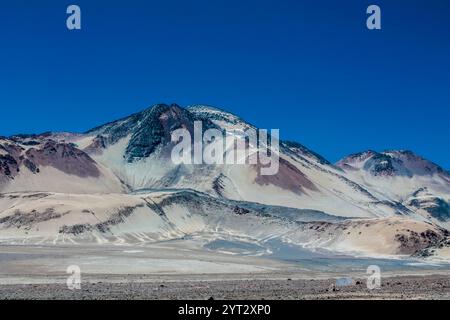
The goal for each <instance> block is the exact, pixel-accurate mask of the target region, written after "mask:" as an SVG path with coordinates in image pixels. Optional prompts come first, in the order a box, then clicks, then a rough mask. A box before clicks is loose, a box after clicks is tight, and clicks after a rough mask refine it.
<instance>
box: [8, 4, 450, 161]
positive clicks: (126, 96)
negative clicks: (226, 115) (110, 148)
mask: <svg viewBox="0 0 450 320" xmlns="http://www.w3.org/2000/svg"><path fill="white" fill-rule="evenodd" d="M69 4H78V5H79V6H80V7H81V10H82V30H81V31H69V30H67V29H66V25H65V20H66V16H67V15H66V7H67V6H68V5H69ZM369 4H378V5H380V7H381V9H382V28H383V29H382V30H381V31H369V30H367V29H366V27H365V20H366V14H365V10H366V8H367V6H368V5H369ZM0 41H1V42H0V106H1V122H0V135H11V134H15V133H25V132H26V133H37V132H42V131H47V130H51V131H59V130H68V131H76V132H82V131H85V130H87V129H89V128H91V127H94V126H96V125H99V124H102V123H104V122H107V121H111V120H114V119H117V118H120V117H123V116H125V115H128V114H130V113H132V112H135V111H138V110H140V109H143V108H145V107H147V106H150V105H152V104H155V103H159V102H165V103H178V104H180V105H182V106H186V105H189V104H200V103H201V104H209V105H214V106H218V107H222V108H224V109H226V110H229V111H231V112H234V113H236V114H238V115H240V116H242V117H243V118H244V119H246V120H248V121H250V122H252V123H254V124H256V125H258V126H260V127H264V128H280V130H281V131H280V133H281V138H282V139H290V140H296V141H299V142H301V143H303V144H305V145H307V146H308V147H310V148H312V149H313V150H315V151H317V152H319V153H320V154H322V155H323V156H325V157H326V158H328V159H330V160H331V161H336V160H337V159H339V158H340V157H342V156H344V155H347V154H349V153H353V152H358V151H362V150H366V149H375V150H384V149H393V148H401V149H411V150H413V151H415V152H417V153H419V154H421V155H423V156H425V157H426V158H429V159H430V160H433V161H435V162H437V163H438V164H440V165H442V166H443V167H445V168H447V169H450V144H449V137H450V134H449V132H450V129H449V119H450V1H447V0H428V1H426V0H409V1H406V0H395V1H393V0H390V1H375V0H374V1H364V0H359V1H357V0H345V1H335V0H310V1H302V0H292V1H287V0H273V1H266V0H258V1H244V0H239V1H237V0H204V1H199V0H176V1H175V0H164V1H163V0H159V1H152V0H148V1H144V0H142V1H135V0H128V1H113V0H108V1H103V0H96V1H92V0H89V1H88V0H73V1H72V2H69V1H61V0H55V1H49V0H39V1H24V0H14V1H8V2H6V1H3V2H2V3H1V5H0Z"/></svg>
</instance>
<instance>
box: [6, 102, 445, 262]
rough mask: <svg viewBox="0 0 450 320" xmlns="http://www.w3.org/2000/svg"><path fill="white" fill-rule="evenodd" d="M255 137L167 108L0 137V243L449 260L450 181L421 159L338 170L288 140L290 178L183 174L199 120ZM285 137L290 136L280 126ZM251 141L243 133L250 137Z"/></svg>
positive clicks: (208, 168)
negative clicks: (189, 137)
mask: <svg viewBox="0 0 450 320" xmlns="http://www.w3.org/2000/svg"><path fill="white" fill-rule="evenodd" d="M195 121H202V123H203V130H206V129H208V128H216V129H219V130H227V131H229V132H231V131H232V132H234V134H235V135H236V138H237V139H244V135H243V133H244V132H245V130H247V129H250V128H253V129H256V128H255V126H253V125H252V124H250V123H249V122H246V121H244V120H243V119H241V118H240V117H238V116H236V115H234V114H231V113H228V112H225V111H223V110H220V109H217V108H213V107H209V106H203V105H195V106H190V107H187V108H182V107H180V106H178V105H175V104H172V105H165V104H158V105H154V106H152V107H150V108H148V109H145V110H143V111H141V112H138V113H135V114H132V115H130V116H128V117H126V118H123V119H120V120H117V121H113V122H110V123H107V124H104V125H101V126H99V127H96V128H93V129H91V130H89V131H87V132H86V133H83V134H80V133H69V132H58V133H54V132H48V133H43V134H36V135H24V134H22V135H15V136H11V137H0V241H1V242H3V243H47V242H50V243H74V244H76V243H81V242H83V243H84V242H89V243H90V242H95V243H105V242H108V243H110V242H111V243H145V242H155V241H164V240H170V239H180V238H183V237H194V236H195V237H197V238H198V239H201V241H200V242H201V243H202V245H204V246H206V245H207V244H208V243H209V242H210V241H211V239H218V238H220V239H235V240H236V239H238V240H239V241H244V242H252V243H255V244H258V245H260V246H262V247H264V243H267V242H269V241H274V240H276V241H282V242H286V243H292V244H295V245H298V246H302V247H303V248H308V249H310V250H327V251H330V252H338V253H345V254H351V255H358V256H359V255H362V256H370V257H373V256H387V257H410V256H415V257H421V258H425V259H435V260H443V261H448V260H450V240H449V239H450V238H449V236H450V233H449V230H450V206H449V203H450V173H449V172H448V171H446V170H444V169H443V168H441V167H440V166H438V165H437V164H435V163H433V162H431V161H429V160H426V159H424V158H422V157H420V156H419V155H417V154H415V153H413V152H412V151H404V150H387V151H383V152H377V151H372V150H368V151H364V152H360V153H356V154H352V155H349V156H348V157H345V158H343V159H341V160H340V161H338V162H337V163H335V164H333V163H331V162H329V161H328V160H327V159H325V158H324V157H322V156H321V155H319V154H318V153H316V152H314V151H312V150H310V149H308V148H307V147H305V146H303V145H302V144H300V143H298V142H292V141H284V140H282V141H280V159H279V160H280V161H279V171H278V173H277V174H276V175H272V176H270V175H267V176H264V175H261V174H260V172H259V170H258V165H254V164H248V165H230V164H223V165H206V164H202V165H198V164H197V165H194V164H193V165H187V164H174V163H173V162H172V161H171V159H170V155H171V150H172V148H173V146H174V143H173V142H172V141H171V134H172V132H173V131H174V130H176V129H179V128H185V129H187V130H189V131H190V132H193V130H194V129H193V128H194V122H195ZM281 133H282V128H281ZM241 134H242V135H241Z"/></svg>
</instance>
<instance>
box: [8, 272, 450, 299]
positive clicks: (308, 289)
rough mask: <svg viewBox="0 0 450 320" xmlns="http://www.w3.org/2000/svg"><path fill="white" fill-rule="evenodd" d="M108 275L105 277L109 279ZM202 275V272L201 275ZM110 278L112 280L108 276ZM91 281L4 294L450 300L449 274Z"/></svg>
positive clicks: (15, 288) (31, 287)
mask: <svg viewBox="0 0 450 320" xmlns="http://www.w3.org/2000/svg"><path fill="white" fill-rule="evenodd" d="M107 278H108V277H107V276H105V279H107ZM196 278H197V277H196ZM106 281H107V280H106ZM112 281H114V282H102V281H99V282H86V283H82V286H81V289H80V290H73V291H72V290H69V289H68V288H67V286H66V285H65V284H62V283H60V284H21V285H18V284H15V285H1V286H0V298H1V299H77V300H79V299H151V300H154V299H165V300H167V299H169V300H171V299H200V300H202V299H210V298H211V297H212V298H213V299H216V300H222V299H225V300H226V299H256V300H259V299H450V276H445V275H428V276H396V277H389V278H385V279H383V281H382V286H381V288H380V289H375V290H369V289H367V287H366V282H365V281H366V280H365V279H362V278H361V279H359V280H358V279H355V284H354V285H350V286H345V287H344V286H336V285H335V283H336V280H335V279H320V280H306V279H292V280H291V279H290V278H287V279H277V280H271V279H240V280H196V279H194V280H192V281H191V280H189V281H186V280H185V281H150V282H146V281H144V282H141V281H136V282H128V283H125V282H123V283H121V282H116V281H118V279H112Z"/></svg>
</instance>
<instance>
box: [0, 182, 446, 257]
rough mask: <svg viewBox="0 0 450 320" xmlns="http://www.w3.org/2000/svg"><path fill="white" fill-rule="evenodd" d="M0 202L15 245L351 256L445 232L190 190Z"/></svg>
mask: <svg viewBox="0 0 450 320" xmlns="http://www.w3.org/2000/svg"><path fill="white" fill-rule="evenodd" d="M0 207H1V208H5V209H3V210H2V211H1V213H0V240H1V241H2V242H3V243H16V244H20V243H21V244H23V243H34V244H35V243H58V244H61V243H78V244H81V243H112V244H139V243H141V244H142V243H154V242H157V241H170V240H174V239H188V238H190V237H191V238H192V237H194V238H195V239H196V243H197V244H198V245H199V246H200V247H201V246H203V245H206V244H208V243H210V242H212V241H214V240H217V239H224V240H230V241H232V242H233V241H234V242H236V241H237V240H238V241H239V242H241V243H249V244H251V245H256V246H255V247H252V246H250V247H249V248H250V249H249V250H248V251H250V252H252V251H254V252H253V253H254V254H256V255H264V254H266V253H267V251H270V250H271V249H270V248H269V249H267V250H259V249H257V246H261V247H262V248H268V246H267V244H269V243H270V244H273V243H274V241H278V242H279V243H288V244H293V245H295V246H299V247H305V248H308V249H311V250H319V249H327V250H331V251H333V252H342V253H350V254H354V255H364V256H390V255H393V256H399V255H400V256H410V255H414V254H417V253H420V252H421V251H423V250H424V249H426V248H430V247H433V246H434V245H436V244H439V243H441V242H442V241H444V240H445V239H446V237H447V236H448V232H447V231H446V230H444V229H442V228H440V227H438V226H436V225H433V224H431V223H428V222H421V221H416V220H412V219H410V218H404V217H392V218H372V219H343V218H339V217H335V216H333V215H328V214H326V213H323V212H319V211H313V210H300V209H293V208H284V207H274V206H267V205H261V204H256V203H248V202H242V201H233V200H226V199H220V198H214V197H211V196H209V195H207V194H204V193H199V192H196V191H192V190H178V191H155V192H151V193H149V192H142V193H136V194H128V195H127V194H93V195H83V194H77V195H74V194H63V193H11V194H2V195H1V196H0ZM244 247H245V246H244ZM272 247H273V246H272ZM255 248H256V249H255ZM234 249H235V248H234ZM226 251H227V250H226ZM228 251H229V250H228ZM231 251H232V250H231ZM244 251H245V250H244ZM292 258H293V259H295V258H296V257H295V254H294V256H293V257H292Z"/></svg>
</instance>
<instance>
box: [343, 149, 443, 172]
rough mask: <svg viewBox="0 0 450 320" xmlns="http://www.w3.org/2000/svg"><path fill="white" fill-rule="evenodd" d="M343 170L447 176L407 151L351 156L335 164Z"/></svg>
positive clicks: (441, 170)
mask: <svg viewBox="0 0 450 320" xmlns="http://www.w3.org/2000/svg"><path fill="white" fill-rule="evenodd" d="M336 165H337V166H338V167H340V168H342V169H344V170H349V171H354V170H364V171H367V172H369V173H371V174H372V175H374V176H407V177H412V176H414V175H420V176H423V175H433V174H447V173H446V172H445V171H444V170H443V169H442V168H441V167H440V166H438V165H436V164H435V163H433V162H431V161H429V160H426V159H424V158H423V157H421V156H419V155H417V154H415V153H414V152H412V151H409V150H387V151H383V152H376V151H372V150H368V151H364V152H360V153H356V154H352V155H350V156H348V157H346V158H344V159H342V160H340V161H338V162H337V163H336Z"/></svg>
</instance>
